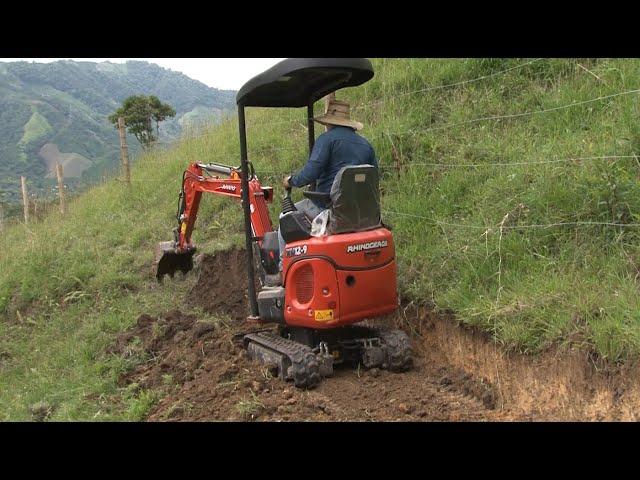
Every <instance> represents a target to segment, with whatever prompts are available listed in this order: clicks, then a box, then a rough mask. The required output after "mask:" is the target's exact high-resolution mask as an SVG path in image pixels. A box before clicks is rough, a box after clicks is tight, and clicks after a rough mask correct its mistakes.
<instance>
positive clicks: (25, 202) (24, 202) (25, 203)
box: [20, 177, 29, 225]
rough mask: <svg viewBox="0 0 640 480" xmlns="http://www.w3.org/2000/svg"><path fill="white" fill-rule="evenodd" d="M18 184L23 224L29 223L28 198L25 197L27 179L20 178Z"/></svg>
mask: <svg viewBox="0 0 640 480" xmlns="http://www.w3.org/2000/svg"><path fill="white" fill-rule="evenodd" d="M20 184H21V186H22V210H23V212H24V223H25V225H26V224H27V223H29V197H28V196H27V179H26V178H24V177H20Z"/></svg>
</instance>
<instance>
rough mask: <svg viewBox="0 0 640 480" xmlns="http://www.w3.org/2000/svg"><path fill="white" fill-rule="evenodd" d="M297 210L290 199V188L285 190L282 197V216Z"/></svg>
mask: <svg viewBox="0 0 640 480" xmlns="http://www.w3.org/2000/svg"><path fill="white" fill-rule="evenodd" d="M296 210H297V208H296V206H295V205H294V203H293V200H292V199H291V187H289V188H286V189H285V195H284V197H282V214H281V215H284V214H286V213H290V212H295V211H296Z"/></svg>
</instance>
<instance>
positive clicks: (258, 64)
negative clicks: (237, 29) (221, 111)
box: [0, 58, 284, 90]
mask: <svg viewBox="0 0 640 480" xmlns="http://www.w3.org/2000/svg"><path fill="white" fill-rule="evenodd" d="M57 60H76V61H84V62H107V61H108V62H112V63H124V62H126V61H128V60H141V61H145V62H150V63H155V64H157V65H160V66H161V67H164V68H168V69H170V70H174V71H176V72H182V73H184V74H185V75H186V76H188V77H191V78H193V79H194V80H199V81H201V82H202V83H204V84H205V85H208V86H210V87H214V88H219V89H222V90H239V89H240V87H242V85H244V83H245V82H246V81H247V80H249V79H251V78H252V77H254V76H255V75H257V74H259V73H262V72H263V71H264V70H266V69H268V68H269V67H272V66H273V65H275V64H276V63H278V62H279V61H281V60H284V59H283V58H0V62H19V61H27V62H37V63H48V62H55V61H57Z"/></svg>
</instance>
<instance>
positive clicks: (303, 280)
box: [155, 58, 412, 388]
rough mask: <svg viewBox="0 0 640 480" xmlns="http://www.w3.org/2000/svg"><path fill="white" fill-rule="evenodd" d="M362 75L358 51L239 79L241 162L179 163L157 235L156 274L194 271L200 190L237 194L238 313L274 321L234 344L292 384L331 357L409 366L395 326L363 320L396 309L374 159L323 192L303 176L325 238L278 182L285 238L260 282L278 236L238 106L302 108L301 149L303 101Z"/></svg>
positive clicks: (323, 369) (345, 171) (317, 371)
mask: <svg viewBox="0 0 640 480" xmlns="http://www.w3.org/2000/svg"><path fill="white" fill-rule="evenodd" d="M372 77H373V67H372V65H371V62H369V60H367V59H363V58H291V59H287V60H284V61H282V62H280V63H278V64H277V65H275V66H274V67H272V68H270V69H269V70H267V71H265V72H263V73H262V74H260V75H258V76H256V77H254V78H252V79H251V80H249V81H248V82H247V83H246V84H245V85H244V86H243V87H242V88H241V89H240V91H239V92H238V94H237V97H236V102H237V106H238V123H239V130H240V166H239V167H232V166H229V165H221V164H215V163H207V164H204V163H197V162H196V163H192V164H191V165H189V167H188V168H187V169H186V171H185V172H184V174H183V177H182V188H181V191H180V194H179V206H178V212H177V215H176V217H177V222H178V226H177V227H176V228H175V229H174V230H173V233H174V239H173V241H169V242H162V243H160V244H159V245H158V249H157V251H156V263H155V265H156V277H157V279H158V280H159V281H162V279H163V277H164V275H167V274H168V275H170V276H173V275H174V274H175V273H176V272H178V271H180V272H182V273H183V274H186V273H187V272H189V271H190V270H191V269H192V268H193V255H194V253H195V251H196V247H195V245H194V244H193V241H192V238H191V235H192V232H193V230H194V226H195V223H196V219H197V215H198V207H199V205H200V200H201V197H202V194H203V193H205V192H206V193H213V194H217V195H223V196H227V197H231V198H235V199H238V200H239V201H240V203H241V205H242V209H243V213H244V226H245V242H246V256H247V265H246V267H247V276H248V297H249V308H250V316H249V317H248V320H249V321H254V322H257V323H260V324H267V323H276V324H277V329H275V330H274V329H270V330H267V329H265V330H263V331H258V332H254V333H248V334H246V335H244V336H243V339H242V341H243V345H244V347H245V348H246V351H247V354H248V355H249V357H250V358H252V359H253V360H256V361H258V362H260V363H262V364H265V365H267V366H268V367H269V368H272V369H273V370H272V371H273V372H274V373H275V372H277V373H276V375H277V376H278V377H280V378H281V379H283V380H293V382H294V384H295V386H296V387H300V388H313V387H314V386H316V385H318V383H319V382H320V381H321V379H322V378H323V377H328V376H331V375H332V374H333V368H334V365H337V364H340V363H351V364H360V365H363V366H364V367H365V368H374V367H375V368H382V369H388V370H390V371H404V370H407V369H408V368H410V367H411V365H412V351H411V345H410V342H409V338H408V336H407V335H406V333H404V332H403V331H401V330H393V329H387V328H380V327H370V326H366V325H363V323H366V322H365V321H366V320H368V319H372V318H374V317H379V316H383V315H387V314H390V313H393V312H394V311H395V310H396V309H397V308H398V301H399V300H398V293H397V286H396V261H395V249H394V243H393V236H392V234H391V232H390V230H389V229H388V228H387V227H386V226H385V225H384V224H383V223H382V221H381V217H380V195H379V177H378V170H377V168H375V167H374V166H371V165H358V166H348V167H344V168H342V169H341V170H340V172H339V173H338V175H337V176H336V178H335V181H334V183H333V186H332V189H331V193H330V194H323V193H320V192H316V191H314V186H313V185H311V186H310V188H309V189H308V190H306V191H303V192H302V193H303V195H304V196H305V197H307V198H312V199H319V200H320V201H322V202H323V203H324V204H325V205H326V206H327V209H328V210H329V215H328V219H329V220H328V223H327V232H326V233H327V234H325V235H322V236H312V235H311V231H312V225H311V222H310V220H309V219H308V218H307V217H306V216H305V215H304V214H303V213H302V212H299V211H297V210H296V208H295V205H294V203H293V201H292V199H291V191H290V190H287V191H286V194H285V196H284V197H283V199H282V213H281V214H280V216H279V227H280V231H281V232H282V236H283V238H284V240H285V242H286V248H285V252H284V255H283V261H282V263H283V265H282V273H281V276H280V277H279V278H280V279H281V281H280V282H278V284H275V285H274V284H271V282H267V281H266V279H267V278H270V277H273V276H274V275H276V276H277V275H278V274H279V271H280V270H279V259H280V252H279V245H278V233H277V230H274V229H273V225H272V223H271V219H270V217H269V211H268V208H267V205H268V204H269V203H271V202H272V201H273V197H274V193H273V188H272V187H267V186H263V185H262V184H261V183H260V180H259V179H258V176H257V175H256V173H255V171H254V168H253V166H252V164H251V163H250V162H249V161H248V159H247V138H246V125H245V108H246V107H289V108H295V107H298V108H299V107H307V108H306V113H307V124H308V134H309V152H311V150H312V149H313V145H314V140H315V136H314V123H313V105H314V103H315V102H316V101H317V100H320V99H321V98H323V97H325V96H326V95H328V94H330V93H332V92H335V91H336V90H338V89H341V88H345V87H354V86H358V85H361V84H363V83H365V82H367V81H368V80H370V79H371V78H372ZM219 274H220V275H224V272H220V273H219ZM256 274H257V279H256ZM256 280H257V281H256ZM257 290H259V291H257Z"/></svg>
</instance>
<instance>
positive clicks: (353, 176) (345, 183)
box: [328, 164, 381, 234]
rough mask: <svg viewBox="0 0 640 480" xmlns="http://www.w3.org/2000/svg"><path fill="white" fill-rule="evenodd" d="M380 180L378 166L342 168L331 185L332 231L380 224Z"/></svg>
mask: <svg viewBox="0 0 640 480" xmlns="http://www.w3.org/2000/svg"><path fill="white" fill-rule="evenodd" d="M379 182H380V179H379V175H378V169H377V168H376V167H374V166H373V165H368V164H366V165H352V166H348V167H343V168H341V169H340V171H339V172H338V174H337V175H336V178H335V179H334V181H333V185H332V186H331V213H330V215H329V225H328V231H329V233H330V234H335V233H348V232H359V231H362V230H371V229H374V228H378V227H380V225H381V223H380V190H379Z"/></svg>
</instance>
